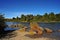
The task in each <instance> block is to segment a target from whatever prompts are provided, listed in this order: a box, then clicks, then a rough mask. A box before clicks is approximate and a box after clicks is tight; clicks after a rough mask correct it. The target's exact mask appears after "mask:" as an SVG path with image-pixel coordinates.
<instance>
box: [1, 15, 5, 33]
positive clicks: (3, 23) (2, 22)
mask: <svg viewBox="0 0 60 40" xmlns="http://www.w3.org/2000/svg"><path fill="white" fill-rule="evenodd" d="M4 28H6V24H5V21H4V16H3V15H1V14H0V33H1V32H3V31H4Z"/></svg>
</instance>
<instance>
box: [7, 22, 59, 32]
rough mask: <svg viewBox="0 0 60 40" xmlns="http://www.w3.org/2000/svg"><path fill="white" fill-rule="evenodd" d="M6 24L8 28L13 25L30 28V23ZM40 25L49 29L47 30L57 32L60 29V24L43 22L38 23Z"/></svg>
mask: <svg viewBox="0 0 60 40" xmlns="http://www.w3.org/2000/svg"><path fill="white" fill-rule="evenodd" d="M6 24H7V25H8V26H10V25H11V24H23V25H25V26H27V27H30V26H29V22H25V23H23V22H6ZM38 24H39V26H41V27H43V28H46V27H47V28H50V29H52V30H55V31H56V30H58V29H60V23H43V22H41V23H38Z"/></svg>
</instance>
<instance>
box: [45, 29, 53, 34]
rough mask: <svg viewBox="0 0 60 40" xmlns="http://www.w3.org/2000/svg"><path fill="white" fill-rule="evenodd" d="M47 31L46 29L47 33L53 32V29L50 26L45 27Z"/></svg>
mask: <svg viewBox="0 0 60 40" xmlns="http://www.w3.org/2000/svg"><path fill="white" fill-rule="evenodd" d="M45 31H46V32H47V33H52V32H53V30H51V29H49V28H45Z"/></svg>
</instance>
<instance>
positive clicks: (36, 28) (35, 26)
mask: <svg viewBox="0 0 60 40" xmlns="http://www.w3.org/2000/svg"><path fill="white" fill-rule="evenodd" d="M30 28H31V30H32V31H34V32H36V34H40V35H41V34H43V30H44V29H43V28H42V27H40V26H39V25H38V24H37V23H30Z"/></svg>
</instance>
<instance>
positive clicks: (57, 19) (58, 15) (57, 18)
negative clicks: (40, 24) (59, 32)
mask: <svg viewBox="0 0 60 40" xmlns="http://www.w3.org/2000/svg"><path fill="white" fill-rule="evenodd" d="M56 21H60V13H59V14H56Z"/></svg>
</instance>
